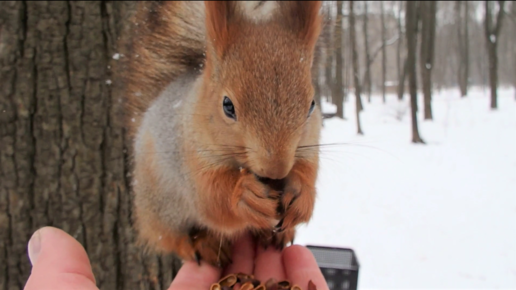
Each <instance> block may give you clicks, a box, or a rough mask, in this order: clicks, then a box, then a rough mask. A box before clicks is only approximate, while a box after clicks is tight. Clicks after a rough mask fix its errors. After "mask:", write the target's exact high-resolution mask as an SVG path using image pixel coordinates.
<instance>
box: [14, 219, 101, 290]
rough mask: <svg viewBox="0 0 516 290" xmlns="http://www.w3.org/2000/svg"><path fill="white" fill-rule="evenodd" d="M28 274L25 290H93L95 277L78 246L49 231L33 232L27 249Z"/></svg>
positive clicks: (49, 229) (58, 232)
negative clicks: (29, 270)
mask: <svg viewBox="0 0 516 290" xmlns="http://www.w3.org/2000/svg"><path fill="white" fill-rule="evenodd" d="M28 252H29V259H30V261H31V263H32V273H31V275H30V277H29V280H28V281H27V284H26V285H25V288H24V289H25V290H36V289H38V290H40V289H54V290H65V289H84V290H95V289H97V287H96V286H95V277H94V276H93V272H92V271H91V265H90V261H89V259H88V256H87V254H86V251H85V250H84V248H83V247H82V245H81V244H80V243H79V242H77V241H76V240H75V239H74V238H72V237H71V236H70V235H68V234H67V233H65V232H64V231H62V230H60V229H56V228H52V227H44V228H41V229H39V230H37V231H36V232H35V233H34V234H33V235H32V237H31V239H30V241H29V245H28Z"/></svg>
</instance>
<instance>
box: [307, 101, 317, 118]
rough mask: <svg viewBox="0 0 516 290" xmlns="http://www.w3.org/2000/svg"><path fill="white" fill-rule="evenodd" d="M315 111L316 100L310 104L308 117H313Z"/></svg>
mask: <svg viewBox="0 0 516 290" xmlns="http://www.w3.org/2000/svg"><path fill="white" fill-rule="evenodd" d="M314 109H315V100H312V103H311V104H310V110H308V117H310V115H312V113H313V112H314Z"/></svg>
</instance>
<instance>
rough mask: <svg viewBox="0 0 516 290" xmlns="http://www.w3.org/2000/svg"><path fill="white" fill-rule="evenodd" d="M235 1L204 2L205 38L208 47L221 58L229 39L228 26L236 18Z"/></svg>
mask: <svg viewBox="0 0 516 290" xmlns="http://www.w3.org/2000/svg"><path fill="white" fill-rule="evenodd" d="M235 2H236V1H204V5H205V7H206V37H207V38H208V39H207V40H208V45H209V46H210V47H211V48H212V49H213V50H214V51H213V52H214V53H215V54H216V55H217V57H219V58H221V57H222V56H223V54H224V52H225V51H226V49H227V47H228V45H229V42H230V39H229V36H230V35H229V24H230V23H231V21H232V20H234V18H235V16H236V3H235Z"/></svg>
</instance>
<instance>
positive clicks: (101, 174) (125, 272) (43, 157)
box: [0, 1, 180, 290]
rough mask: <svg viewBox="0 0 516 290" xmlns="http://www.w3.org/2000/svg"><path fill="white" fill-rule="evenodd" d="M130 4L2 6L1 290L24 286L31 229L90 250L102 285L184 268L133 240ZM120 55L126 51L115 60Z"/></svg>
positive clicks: (154, 285) (140, 281) (155, 285)
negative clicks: (125, 97)
mask: <svg viewBox="0 0 516 290" xmlns="http://www.w3.org/2000/svg"><path fill="white" fill-rule="evenodd" d="M133 9H134V5H133V2H130V1H127V2H108V1H98V2H93V1H91V2H88V1H86V2H75V1H56V2H52V1H49V2H39V1H9V2H2V9H0V29H1V44H0V67H1V70H0V80H2V81H1V82H0V111H1V112H2V113H1V114H0V139H1V142H0V261H3V262H2V263H0V289H10V290H14V289H23V287H24V284H25V282H26V280H27V278H28V276H29V274H30V271H31V266H30V263H29V261H28V259H27V252H26V246H27V242H28V240H29V238H30V236H31V234H32V233H33V232H34V231H35V230H36V229H38V228H40V227H43V226H47V225H50V226H55V227H58V228H61V229H63V230H65V231H66V232H68V233H70V234H71V235H72V236H74V237H75V238H76V239H77V240H78V241H79V242H80V243H81V244H82V245H83V246H84V247H85V249H86V251H87V252H88V255H89V258H90V259H91V264H92V267H93V272H94V274H95V278H96V281H97V286H98V287H99V288H100V289H110V290H111V289H165V288H167V287H168V285H169V283H170V281H171V280H172V277H173V276H174V275H175V273H176V271H177V270H178V268H179V266H180V264H179V263H178V261H177V260H175V259H173V258H172V257H171V256H166V257H159V256H153V255H147V254H145V253H144V252H143V251H142V250H141V249H140V248H138V247H137V246H136V245H135V233H134V232H133V230H132V220H131V215H132V197H131V195H130V194H129V189H128V184H129V180H128V179H127V177H126V176H127V168H128V164H127V163H126V158H125V157H126V156H125V154H124V152H125V148H126V146H125V145H124V130H123V125H124V124H123V123H122V114H123V111H122V103H121V101H120V100H121V97H120V95H118V93H119V91H120V88H119V78H118V73H117V71H118V69H119V66H118V62H117V60H116V59H113V55H114V54H115V53H120V55H123V53H124V46H117V44H116V43H117V40H118V39H119V38H120V37H122V39H123V36H124V35H125V31H126V28H127V27H128V25H126V24H127V19H128V18H129V16H130V13H131V12H132V10H133ZM115 58H117V57H115Z"/></svg>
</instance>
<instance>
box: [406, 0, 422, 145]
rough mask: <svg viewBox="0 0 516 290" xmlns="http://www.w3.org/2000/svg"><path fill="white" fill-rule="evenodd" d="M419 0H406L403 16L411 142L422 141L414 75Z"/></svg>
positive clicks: (415, 77)
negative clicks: (418, 122) (418, 121)
mask: <svg viewBox="0 0 516 290" xmlns="http://www.w3.org/2000/svg"><path fill="white" fill-rule="evenodd" d="M418 4H419V1H407V3H406V14H405V15H406V18H405V27H406V28H405V34H406V36H407V72H408V77H409V90H410V109H411V110H410V111H411V119H412V142H413V143H424V141H423V139H421V136H420V135H419V130H418V124H417V75H416V46H417V29H418V16H417V9H418V8H417V5H418Z"/></svg>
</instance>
